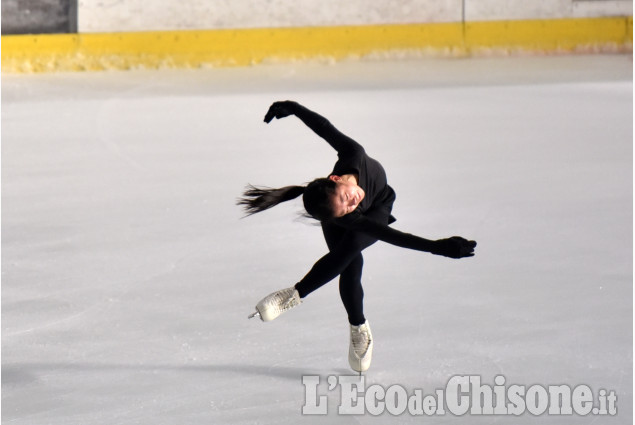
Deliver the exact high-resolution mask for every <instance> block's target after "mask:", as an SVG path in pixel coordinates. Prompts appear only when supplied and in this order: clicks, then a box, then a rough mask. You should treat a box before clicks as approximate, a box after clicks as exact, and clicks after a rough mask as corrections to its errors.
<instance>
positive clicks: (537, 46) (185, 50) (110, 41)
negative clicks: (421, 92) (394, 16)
mask: <svg viewBox="0 0 635 425" xmlns="http://www.w3.org/2000/svg"><path fill="white" fill-rule="evenodd" d="M632 44H633V18H632V16H626V17H624V16H623V17H610V18H588V19H555V20H523V21H491V22H466V23H461V22H457V23H432V24H407V25H368V26H337V27H303V28H266V29H229V30H200V31H198V30H192V31H148V32H129V33H85V34H53V35H7V36H2V72H9V73H20V72H50V71H92V70H109V69H137V68H198V67H221V66H246V65H252V64H258V63H261V62H264V61H281V62H284V61H292V60H306V59H326V60H339V59H344V58H351V57H368V56H373V55H380V56H385V55H390V54H394V53H396V54H400V55H403V54H407V55H433V56H458V57H464V56H470V55H481V54H488V53H493V54H509V53H515V52H537V53H559V52H589V51H590V52H597V51H609V52H632Z"/></svg>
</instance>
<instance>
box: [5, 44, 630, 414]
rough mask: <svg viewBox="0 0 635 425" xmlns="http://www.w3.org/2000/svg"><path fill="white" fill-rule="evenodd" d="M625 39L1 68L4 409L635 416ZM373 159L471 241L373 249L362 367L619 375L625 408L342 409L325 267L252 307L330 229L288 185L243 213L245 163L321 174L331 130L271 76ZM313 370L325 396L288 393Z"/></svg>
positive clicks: (439, 227) (252, 168)
mask: <svg viewBox="0 0 635 425" xmlns="http://www.w3.org/2000/svg"><path fill="white" fill-rule="evenodd" d="M632 69H633V68H632V56H629V55H621V56H620V55H617V56H612V55H598V56H560V57H515V58H498V59H494V58H489V59H486V58H483V59H469V60H466V59H445V60H432V59H429V60H404V61H383V62H380V61H359V62H353V61H352V62H343V63H338V64H336V65H332V64H320V63H312V64H293V65H280V64H271V65H264V66H258V67H253V68H238V69H219V70H195V71H171V70H164V71H154V72H153V71H131V72H107V73H78V74H47V75H20V76H11V75H3V76H2V423H3V424H12V425H13V424H15V425H27V424H28V425H34V424H37V425H40V424H42V425H43V424H54V425H68V424H80V425H115V424H122V425H123V424H126V425H127V424H152V425H164V424H165V425H167V424H180V425H186V424H192V425H194V424H196V425H199V424H278V423H282V424H295V423H299V422H303V423H311V424H327V423H328V424H331V423H333V424H367V423H373V424H380V423H381V424H383V423H406V424H408V423H422V421H424V422H427V423H435V424H454V423H461V424H463V423H466V424H467V423H469V424H494V423H495V424H508V423H509V424H545V423H546V424H574V423H575V424H591V423H595V424H630V423H632V415H633V408H632V400H633V394H632V388H633V380H632V373H633V369H632V365H633V357H632V347H633V345H632V335H633V328H632V317H633V292H632V291H633V289H632V259H633V250H632V235H633V228H632V223H633V221H632V212H633V211H632V207H633V198H632V196H633V187H632V182H633V178H632V166H633V163H632V159H633V133H632V131H633V121H632V117H633V97H632V89H633V84H632ZM282 99H294V100H297V101H299V102H300V103H303V104H305V105H306V106H307V107H309V108H311V109H313V110H315V111H317V112H319V113H321V114H323V115H325V116H326V117H327V118H329V119H330V120H331V121H332V122H333V123H334V124H335V125H336V126H337V127H338V128H339V129H340V130H342V131H343V132H344V133H346V134H348V135H349V136H351V137H353V138H354V139H356V140H357V141H359V142H360V143H361V144H363V145H364V146H365V147H366V150H367V151H368V153H369V154H370V155H371V156H373V157H375V158H377V159H379V160H380V161H381V162H382V163H383V165H384V166H385V168H386V170H387V173H388V179H389V183H390V184H391V185H392V186H393V187H394V188H395V190H396V192H397V201H396V203H395V207H394V210H393V214H394V215H395V216H396V217H397V222H396V223H395V224H393V226H394V227H395V228H397V229H400V230H403V231H406V232H410V233H415V234H417V235H420V236H423V237H428V238H435V239H436V238H442V237H448V236H452V235H461V236H465V237H467V238H473V239H475V240H477V241H478V243H479V245H478V247H477V249H476V256H475V257H473V258H469V259H462V260H451V259H447V258H443V257H436V256H433V255H430V254H426V253H422V252H415V251H408V250H405V249H401V248H396V247H393V246H390V245H387V244H385V243H381V242H380V243H377V244H375V245H374V246H372V247H370V248H369V249H367V250H366V251H365V252H364V257H365V268H364V288H365V292H366V303H365V307H366V316H367V318H368V320H369V322H370V323H371V325H372V330H373V335H374V338H375V351H374V355H373V364H372V366H371V369H370V370H369V371H368V373H367V374H366V378H365V379H366V386H367V387H368V386H370V385H373V384H381V386H382V387H383V388H388V387H390V386H392V385H394V384H399V385H401V386H403V387H404V388H406V389H408V390H409V391H410V390H414V389H422V390H423V392H424V393H425V394H434V393H435V390H436V389H443V388H445V386H446V384H447V383H448V381H449V380H450V378H451V377H452V376H454V375H478V376H480V377H481V378H482V382H483V383H487V384H490V385H493V382H494V378H495V377H496V376H498V375H502V376H504V377H505V380H506V382H505V385H506V386H510V385H514V384H515V385H525V386H531V385H534V384H539V385H542V386H544V387H546V386H548V385H562V384H564V385H568V386H570V387H571V388H573V387H575V386H577V385H581V384H584V385H588V386H589V387H591V389H592V390H593V391H594V393H597V392H598V391H599V390H601V389H605V390H607V391H614V392H615V394H616V395H617V397H618V400H617V408H618V414H617V415H616V416H604V417H600V416H594V415H593V414H589V415H587V416H580V415H573V416H564V417H563V416H554V415H548V414H543V415H541V416H534V415H532V414H530V413H525V414H523V415H521V416H519V417H515V416H476V415H470V414H467V415H463V416H454V415H452V414H449V413H447V414H446V415H444V416H435V417H429V418H426V417H424V418H421V417H416V416H413V415H410V414H409V413H408V412H406V413H404V414H403V415H401V416H398V417H395V416H392V415H390V414H389V413H384V414H383V415H381V416H378V417H375V416H372V415H370V414H367V415H364V416H341V415H338V409H337V408H338V405H339V404H340V403H341V397H340V392H339V391H337V390H333V391H328V388H327V384H326V379H327V377H328V376H330V375H349V374H352V372H351V371H350V369H349V368H348V362H347V352H348V323H347V320H346V315H345V312H344V309H343V307H342V305H341V302H340V300H339V295H338V292H337V283H336V282H331V283H330V284H328V285H326V286H324V287H323V288H321V289H320V290H319V291H317V292H315V293H313V294H311V295H310V296H309V297H307V298H306V300H305V302H304V304H303V305H302V306H301V307H299V308H297V309H295V310H293V311H291V312H289V313H286V314H285V315H284V316H282V317H280V318H279V319H277V320H276V321H274V322H270V323H262V322H260V321H258V320H251V321H248V320H247V315H248V314H249V313H251V312H252V311H253V306H254V305H255V303H256V302H257V301H258V300H259V299H260V298H262V297H263V296H265V295H267V294H268V293H270V292H272V291H274V290H277V289H281V288H284V287H288V286H291V285H293V284H294V283H295V282H297V281H298V280H299V279H301V278H302V277H303V276H304V274H305V273H306V272H307V271H308V270H309V268H310V267H311V266H312V264H313V263H314V262H315V261H316V260H317V259H318V258H319V257H320V256H322V255H323V254H325V253H326V246H325V244H324V241H323V238H322V235H321V231H320V229H319V227H316V226H314V225H313V224H312V223H311V222H310V221H307V220H304V219H299V218H298V212H299V211H301V201H300V200H296V201H293V202H291V203H287V204H286V205H284V204H283V205H280V206H278V207H276V208H274V209H273V210H270V211H267V212H264V213H262V214H259V215H256V216H253V217H249V218H245V219H241V216H242V213H241V211H240V209H239V208H238V207H237V206H235V204H234V203H235V199H236V197H237V196H238V195H239V194H240V192H241V190H242V189H243V187H244V186H245V184H246V183H248V182H249V183H254V184H261V185H268V186H274V187H275V186H284V185H289V184H301V183H304V182H306V181H309V180H312V179H313V178H315V177H320V176H326V175H327V174H328V172H330V170H331V168H332V165H333V163H334V161H335V159H336V155H335V152H334V151H332V149H331V148H330V147H329V146H328V145H327V144H326V143H324V142H323V141H322V140H321V139H319V138H318V137H317V136H316V135H314V134H313V133H312V132H311V131H310V130H309V129H307V128H305V127H304V126H303V125H302V123H301V122H300V121H299V120H297V119H296V118H294V117H289V118H285V119H284V120H280V121H274V122H273V123H271V124H269V125H266V124H264V123H263V121H262V118H263V116H264V114H265V112H266V110H267V108H268V106H269V105H270V103H271V102H273V101H275V100H282ZM304 375H319V376H320V377H321V384H320V386H319V387H318V395H325V396H326V397H327V398H328V415H326V416H309V417H307V416H302V415H301V410H302V406H303V405H304V404H305V402H306V400H305V399H306V391H305V387H304V386H303V384H302V376H304Z"/></svg>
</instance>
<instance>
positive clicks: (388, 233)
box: [296, 211, 476, 297]
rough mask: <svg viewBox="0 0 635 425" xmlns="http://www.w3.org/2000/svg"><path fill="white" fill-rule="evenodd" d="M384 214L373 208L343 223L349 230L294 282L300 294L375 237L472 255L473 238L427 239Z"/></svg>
mask: <svg viewBox="0 0 635 425" xmlns="http://www.w3.org/2000/svg"><path fill="white" fill-rule="evenodd" d="M386 221H387V219H386V214H382V213H378V212H377V211H373V212H371V213H370V214H369V216H368V217H364V216H360V217H357V218H355V219H354V223H349V224H348V225H347V226H346V227H348V228H349V230H348V231H347V232H346V234H345V235H344V236H343V237H342V239H341V240H340V241H339V243H338V244H337V245H336V246H335V247H332V248H331V250H330V251H329V253H328V254H326V255H324V256H323V257H322V258H320V259H319V260H318V261H317V262H316V263H315V264H314V265H313V267H312V268H311V270H310V271H309V272H308V273H307V274H306V276H304V278H303V279H302V280H301V281H300V282H299V283H298V284H297V285H296V288H297V289H298V291H300V294H301V296H302V297H304V296H305V295H306V294H308V293H309V292H312V291H313V290H315V289H317V288H318V287H320V286H322V285H324V284H325V283H327V282H330V281H331V280H333V279H334V278H335V277H337V276H338V275H339V274H341V273H342V272H343V271H344V269H346V267H347V266H348V265H349V264H350V262H351V261H352V260H353V259H354V258H355V257H356V256H357V254H359V253H360V252H362V251H363V250H364V249H365V248H367V247H369V246H370V245H372V244H373V243H375V242H376V241H377V240H381V241H384V242H387V243H390V244H392V245H396V246H399V247H402V248H409V249H414V250H417V251H424V252H430V253H432V254H435V255H441V256H445V257H450V258H464V257H472V256H473V255H474V248H475V247H476V242H475V241H468V240H466V239H464V238H462V237H460V236H454V237H451V238H447V239H439V240H428V239H424V238H421V237H419V236H415V235H412V234H409V233H404V232H400V231H399V230H396V229H393V228H392V227H390V226H388V224H387V223H385V222H386Z"/></svg>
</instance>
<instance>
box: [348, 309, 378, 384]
mask: <svg viewBox="0 0 635 425" xmlns="http://www.w3.org/2000/svg"><path fill="white" fill-rule="evenodd" d="M372 357H373V335H372V333H371V332H370V325H369V324H368V320H367V321H365V322H364V323H363V324H361V325H359V326H353V325H351V343H350V346H349V349H348V364H349V365H350V366H351V369H353V370H354V371H355V372H359V374H360V375H361V374H362V372H366V371H367V370H368V368H369V367H370V361H371V359H372Z"/></svg>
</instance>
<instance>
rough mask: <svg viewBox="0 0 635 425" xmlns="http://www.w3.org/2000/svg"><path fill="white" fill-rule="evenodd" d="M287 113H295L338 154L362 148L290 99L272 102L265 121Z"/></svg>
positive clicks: (327, 121)
mask: <svg viewBox="0 0 635 425" xmlns="http://www.w3.org/2000/svg"><path fill="white" fill-rule="evenodd" d="M289 115H295V116H296V117H298V118H300V120H301V121H302V122H303V123H304V124H305V125H306V126H307V127H309V128H310V129H311V130H313V132H315V134H317V135H318V136H320V137H321V138H323V139H324V140H326V141H327V142H328V144H329V145H331V146H332V147H333V149H335V150H336V151H337V152H338V153H339V154H342V153H349V152H353V151H355V150H363V149H364V148H363V147H362V145H360V144H359V143H357V142H356V141H355V140H353V139H351V138H350V137H348V136H347V135H345V134H343V133H342V132H341V131H339V130H338V129H337V128H335V126H333V124H331V122H330V121H329V120H327V119H326V118H324V117H323V116H322V115H320V114H318V113H315V112H313V111H311V110H310V109H308V108H305V107H304V106H302V105H300V104H299V103H297V102H294V101H291V100H285V101H281V102H275V103H273V105H271V106H270V107H269V110H268V111H267V114H266V115H265V122H266V123H270V122H271V121H272V120H273V119H274V118H278V119H280V118H284V117H288V116H289Z"/></svg>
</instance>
